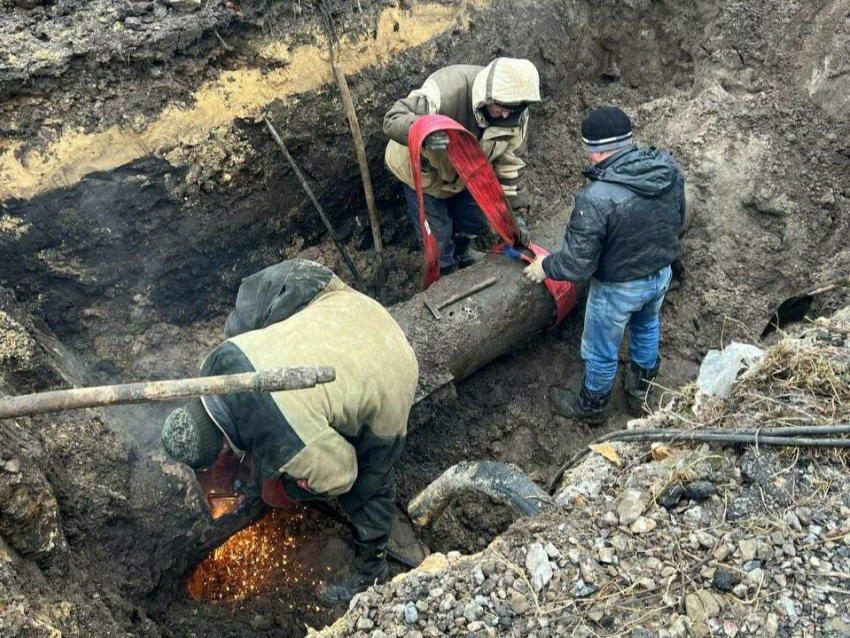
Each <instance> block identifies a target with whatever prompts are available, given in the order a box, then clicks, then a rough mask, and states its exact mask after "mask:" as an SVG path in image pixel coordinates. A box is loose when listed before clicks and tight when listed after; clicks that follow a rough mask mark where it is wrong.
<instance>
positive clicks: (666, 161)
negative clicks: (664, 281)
mask: <svg viewBox="0 0 850 638" xmlns="http://www.w3.org/2000/svg"><path fill="white" fill-rule="evenodd" d="M584 175H585V177H587V179H589V180H590V181H591V184H590V186H588V187H587V188H586V189H584V190H583V191H581V192H580V193H579V194H578V195H576V199H575V206H574V208H573V212H572V214H571V216H570V220H569V223H568V225H567V230H566V233H565V234H564V243H563V246H562V248H561V250H560V251H559V252H557V253H553V254H552V255H549V256H548V257H546V259H544V260H543V270H544V272H545V273H546V276H547V277H550V278H552V279H557V280H567V281H583V280H586V279H589V278H591V277H594V278H596V279H599V280H600V281H610V282H622V281H632V280H634V279H640V278H642V277H647V276H649V275H651V274H653V273H655V272H658V271H659V270H660V269H662V268H664V267H665V266H669V265H670V264H671V263H673V261H674V260H675V259H676V257H677V256H678V254H679V228H680V226H681V225H682V223H683V222H684V219H685V178H684V176H683V175H682V172H681V170H679V166H678V165H677V164H676V161H675V160H674V159H673V158H672V157H670V156H669V155H667V154H666V153H663V152H661V151H659V150H657V149H655V148H645V149H639V148H637V147H635V146H631V147H628V148H626V149H623V150H622V151H620V152H619V153H616V154H615V155H612V156H611V157H609V158H607V159H606V160H604V161H602V162H600V163H599V164H597V165H595V166H592V167H591V168H590V169H588V170H587V171H585V173H584Z"/></svg>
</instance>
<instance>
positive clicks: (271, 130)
mask: <svg viewBox="0 0 850 638" xmlns="http://www.w3.org/2000/svg"><path fill="white" fill-rule="evenodd" d="M263 120H264V121H265V123H266V128H267V129H269V133H271V135H272V138H273V139H274V141H275V142H276V143H277V145H278V146H279V147H280V150H281V151H283V155H284V157H286V160H287V161H288V162H289V166H290V167H291V168H292V172H293V173H295V176H296V177H297V178H298V181H299V182H301V187H302V188H303V189H304V192H305V193H307V197H309V198H310V201H311V202H313V206H314V207H315V209H316V211H317V212H318V213H319V217H321V218H322V222H324V224H325V228H327V229H328V233H330V236H331V237H332V238H333V240H334V244H336V247H337V250H339V254H340V255H342V260H343V261H344V262H345V265H346V266H348V269H349V270H350V271H351V274H352V275H353V276H354V281H355V282H357V287H358V288H359V289H360V290H363V291H365V290H366V286H365V285H364V284H363V279H362V278H361V277H360V273H359V272H358V271H357V267H356V266H355V265H354V262H353V261H351V257H349V256H348V253H347V252H346V250H345V246H343V245H342V242H340V241H339V238H338V237H337V236H336V231H334V227H333V226H332V225H331V220H330V219H328V216H327V215H325V211H324V210H323V209H322V207H321V205H320V204H319V202H318V200H317V199H316V196H315V195H313V190H312V189H311V188H310V185H309V184H308V183H307V180H306V179H304V175H302V174H301V170H300V169H299V168H298V164H296V163H295V160H294V159H293V158H292V155H290V153H289V149H288V148H286V144H284V143H283V140H282V139H281V137H280V135H278V132H277V129H276V128H275V127H274V125H272V123H271V122H270V121H269V119H268V118H267V117H264V118H263Z"/></svg>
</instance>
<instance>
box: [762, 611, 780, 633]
mask: <svg viewBox="0 0 850 638" xmlns="http://www.w3.org/2000/svg"><path fill="white" fill-rule="evenodd" d="M778 631H779V616H777V615H776V614H768V615H767V620H766V621H765V623H764V632H765V635H766V636H775V635H776V634H777V632H778Z"/></svg>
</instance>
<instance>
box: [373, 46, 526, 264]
mask: <svg viewBox="0 0 850 638" xmlns="http://www.w3.org/2000/svg"><path fill="white" fill-rule="evenodd" d="M539 101H540V80H539V77H538V74H537V69H536V68H535V66H534V64H532V63H531V62H529V61H528V60H519V59H514V58H496V59H495V60H493V61H492V62H491V63H490V64H489V65H487V66H486V67H481V66H474V65H469V64H457V65H452V66H447V67H445V68H442V69H440V70H439V71H437V72H435V73H434V74H432V75H431V76H430V77H428V79H427V80H425V83H424V84H423V85H422V87H421V88H419V89H416V90H415V91H412V92H411V93H410V94H409V95H408V96H407V97H405V98H403V99H401V100H398V101H397V102H396V103H395V104H393V106H392V108H390V110H389V111H388V112H387V114H386V116H385V117H384V134H385V135H386V136H387V137H388V138H389V140H390V141H389V144H387V149H386V153H385V160H386V164H387V167H388V168H389V169H390V171H391V172H392V173H393V175H395V176H396V178H398V179H399V180H400V181H401V182H402V183H403V184H404V186H403V188H404V195H405V198H406V200H407V206H408V209H409V211H410V215H411V217H412V219H413V227H414V229H415V232H416V236H417V239H418V240H419V244H420V246H421V245H422V231H421V228H420V226H419V205H418V202H417V198H416V191H415V190H414V184H413V172H412V170H411V166H410V155H409V152H408V149H407V134H408V132H409V131H410V127H411V125H412V124H413V122H414V121H415V120H416V119H417V118H418V117H420V116H423V115H432V114H440V115H446V116H448V117H450V118H452V119H453V120H455V121H456V122H459V123H460V124H462V125H463V126H464V127H465V128H466V129H467V130H468V131H470V132H471V133H473V134H474V135H475V136H476V137H477V138H478V139H479V140H480V143H481V147H482V149H483V150H484V154H485V155H486V156H487V157H488V159H489V161H490V164H491V165H492V167H493V171H494V172H495V174H496V177H497V178H498V180H499V182H500V183H501V185H502V189H503V190H504V193H505V196H506V198H507V201H508V203H509V204H510V206H511V208H512V210H513V213H514V216H515V218H516V223H517V227H518V229H519V231H520V237H519V240H520V243H522V244H523V245H525V244H526V243H528V227H527V225H526V222H525V215H526V214H527V213H528V208H529V198H528V192H527V189H526V186H525V179H524V172H525V165H526V164H525V154H526V146H527V143H528V105H529V104H533V103H534V102H539ZM448 144H449V138H448V135H447V134H446V133H445V132H443V131H436V132H434V133H431V134H430V135H428V137H426V138H425V140H424V142H423V149H422V158H423V160H422V191H423V200H424V207H425V217H426V219H427V221H428V225H429V227H430V229H431V233H432V234H433V235H434V238H435V239H436V243H437V248H438V250H439V254H440V274H441V275H445V274H447V273H450V272H452V271H454V270H456V269H457V268H464V267H466V266H469V265H471V264H472V263H475V262H476V261H479V260H480V259H482V258H483V257H484V253H482V252H479V251H477V250H475V249H474V247H473V246H472V240H473V239H475V238H476V237H477V236H479V235H481V234H482V233H484V232H486V230H487V227H488V226H487V219H486V217H484V214H483V213H482V212H481V210H480V209H479V207H478V205H477V204H476V203H475V200H474V199H473V197H472V195H470V193H469V191H468V190H467V189H466V185H465V184H464V183H463V180H461V179H460V178H459V176H458V174H457V171H455V169H454V167H453V166H452V163H451V161H450V160H449V158H448V155H447V154H446V148H447V147H448Z"/></svg>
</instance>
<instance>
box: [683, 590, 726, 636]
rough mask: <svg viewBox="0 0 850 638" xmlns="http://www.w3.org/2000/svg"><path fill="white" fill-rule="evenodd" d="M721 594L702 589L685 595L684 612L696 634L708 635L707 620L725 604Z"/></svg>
mask: <svg viewBox="0 0 850 638" xmlns="http://www.w3.org/2000/svg"><path fill="white" fill-rule="evenodd" d="M725 602H726V601H725V600H724V599H723V597H722V596H718V595H717V594H713V593H712V592H710V591H708V590H706V589H702V590H700V591H698V592H696V593H692V594H688V595H687V596H685V613H686V614H687V616H688V618H690V619H691V621H692V622H693V627H692V628H693V630H694V633H695V634H697V635H702V636H707V635H710V633H711V630H710V629H709V625H708V621H709V619H711V618H717V616H718V615H719V614H720V611H721V610H722V609H723V606H724V605H725Z"/></svg>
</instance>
